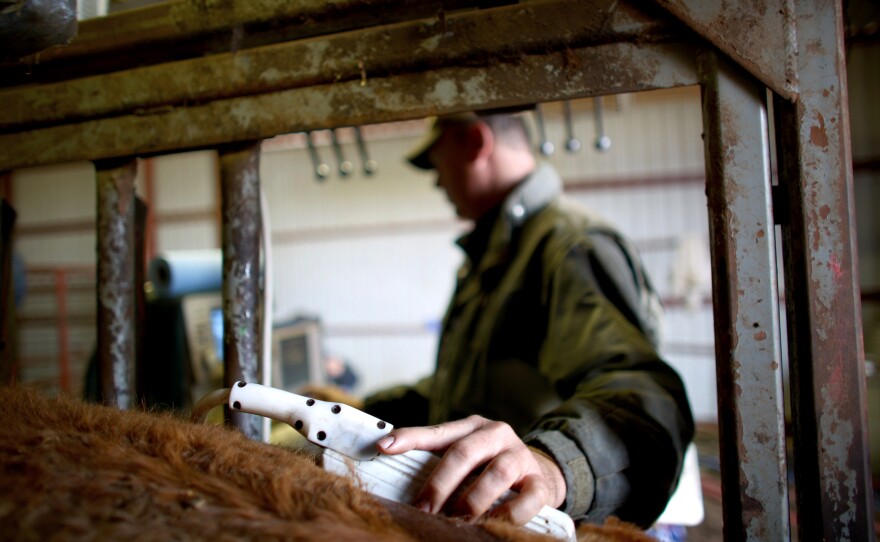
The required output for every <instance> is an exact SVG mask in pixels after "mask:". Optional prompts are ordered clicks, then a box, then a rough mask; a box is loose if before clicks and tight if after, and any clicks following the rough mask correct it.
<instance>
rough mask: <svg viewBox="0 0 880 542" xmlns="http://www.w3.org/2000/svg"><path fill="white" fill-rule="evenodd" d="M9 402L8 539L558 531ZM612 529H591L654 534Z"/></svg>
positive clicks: (190, 427) (93, 410)
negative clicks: (426, 505)
mask: <svg viewBox="0 0 880 542" xmlns="http://www.w3.org/2000/svg"><path fill="white" fill-rule="evenodd" d="M0 404H2V406H3V422H2V423H0V487H2V488H3V491H2V492H0V525H2V538H3V539H4V540H20V541H44V540H53V541H54V540H59V541H65V540H82V541H88V540H122V541H125V542H140V541H154V540H155V541H163V542H164V541H170V540H186V541H189V540H210V541H212V542H221V541H227V540H291V541H294V540H309V541H313V540H327V541H342V542H345V541H362V540H383V541H385V540H389V541H410V540H427V541H434V540H436V541H440V540H454V541H455V542H463V541H467V540H477V541H483V540H487V541H488V540H511V541H524V542H537V541H545V542H546V541H547V540H548V539H547V538H546V537H541V536H537V535H534V534H533V533H530V532H527V531H525V530H523V529H520V528H516V527H514V526H511V525H508V524H504V523H501V522H498V521H487V522H481V523H478V524H470V523H465V522H462V521H456V520H453V519H449V518H445V517H441V516H431V515H428V514H425V513H422V512H420V511H418V510H416V509H415V508H413V507H410V506H406V505H401V504H397V503H390V502H387V501H381V500H379V499H377V498H375V497H374V496H372V495H370V494H368V493H365V492H363V491H361V490H359V489H358V488H357V487H356V485H355V483H353V482H352V481H350V480H348V479H346V478H342V477H339V476H337V475H334V474H331V473H328V472H325V471H324V470H323V469H321V468H320V467H318V466H317V465H316V464H315V461H314V458H312V457H309V456H308V455H306V454H304V453H302V452H294V451H292V450H289V449H285V448H281V447H278V446H272V445H268V444H264V443H260V442H254V441H251V440H248V439H247V438H245V437H244V436H243V435H242V434H241V433H239V432H238V431H236V430H233V429H227V428H223V427H218V426H213V425H196V424H193V423H190V422H188V421H185V420H183V419H179V418H176V417H174V416H173V415H171V414H155V413H144V412H134V411H128V412H121V411H119V410H116V409H113V408H108V407H103V406H98V405H91V404H86V403H83V402H80V401H76V400H73V399H68V398H47V397H45V396H43V395H41V394H40V393H38V392H36V391H33V390H30V389H27V388H23V387H3V388H0ZM619 527H621V528H623V530H625V531H626V533H624V535H621V536H622V537H618V536H617V535H615V534H614V533H613V532H612V531H613V530H615V529H618V528H619ZM605 529H606V528H605V527H594V528H590V530H589V532H588V531H586V530H585V531H581V535H582V536H581V539H582V540H591V541H592V540H595V541H597V542H598V541H612V540H613V541H637V540H648V539H647V538H646V537H644V535H643V534H641V532H640V531H636V530H633V529H630V528H629V526H625V525H624V526H619V525H617V526H610V527H608V528H607V533H606V531H605ZM618 530H619V529H618Z"/></svg>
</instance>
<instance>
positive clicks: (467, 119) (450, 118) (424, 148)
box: [406, 113, 478, 169]
mask: <svg viewBox="0 0 880 542" xmlns="http://www.w3.org/2000/svg"><path fill="white" fill-rule="evenodd" d="M477 119H478V117H477V115H476V114H475V113H456V114H453V115H443V116H440V117H432V118H429V119H428V123H429V124H430V125H431V127H430V129H429V130H428V131H427V132H426V133H425V136H424V137H423V138H422V139H421V141H419V143H418V144H417V145H416V146H415V147H414V148H413V149H412V150H411V151H410V152H409V153H408V154H407V157H406V159H407V161H409V163H410V164H412V165H414V166H415V167H417V168H419V169H434V164H433V163H431V157H430V153H431V149H432V148H433V147H434V145H435V144H436V143H437V140H439V139H440V136H442V135H443V131H444V130H445V129H446V128H447V127H448V126H450V125H453V124H470V123H471V122H473V121H475V120H477Z"/></svg>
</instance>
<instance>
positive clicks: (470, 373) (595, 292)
mask: <svg viewBox="0 0 880 542" xmlns="http://www.w3.org/2000/svg"><path fill="white" fill-rule="evenodd" d="M561 191H562V182H561V180H560V179H559V176H558V175H557V174H556V172H555V171H554V170H553V169H552V168H551V167H550V166H546V165H542V166H539V168H538V169H537V170H536V171H535V172H534V173H533V174H532V175H531V176H529V177H528V178H527V179H526V180H525V181H524V182H523V183H521V184H520V185H519V186H518V187H517V188H516V189H515V190H514V192H512V193H511V194H510V196H508V198H507V199H506V200H505V202H504V203H503V205H502V206H501V207H500V208H499V209H498V210H496V211H495V212H494V213H492V214H491V215H490V216H489V217H484V218H483V219H481V220H480V222H479V223H478V224H477V225H476V227H475V228H474V231H473V232H472V233H471V234H469V235H467V236H465V237H464V238H462V239H461V240H460V241H459V243H460V244H461V245H462V247H463V248H464V249H465V252H466V253H467V256H468V257H467V258H466V261H465V263H464V264H463V265H462V268H461V270H460V271H459V275H458V284H457V287H456V290H455V294H454V296H453V298H452V301H451V303H450V305H449V308H448V311H447V313H446V317H445V319H444V322H443V330H442V334H441V338H440V346H439V351H438V359H437V369H436V372H435V374H434V375H433V376H431V377H428V378H426V379H423V380H422V381H420V382H418V383H417V384H416V385H415V386H412V387H397V388H394V389H391V390H387V391H385V392H381V393H378V394H376V395H373V396H371V397H368V398H367V399H366V409H367V411H369V412H371V413H372V414H374V415H376V416H379V417H381V418H384V419H387V420H388V421H390V422H392V423H394V424H395V425H398V426H407V425H409V426H412V425H427V424H435V423H440V422H443V421H449V420H454V419H460V418H463V417H466V416H468V415H471V414H479V415H482V416H484V417H486V418H489V419H494V420H500V421H504V422H507V423H508V424H510V425H511V426H512V427H513V428H514V429H515V430H516V431H517V433H518V434H519V435H521V436H522V437H523V440H524V441H525V442H526V443H527V444H528V445H530V446H534V447H536V448H539V449H541V450H542V451H544V452H546V453H548V454H549V455H551V456H552V457H553V458H554V459H555V460H556V462H557V463H558V464H559V465H560V467H561V468H562V471H563V475H564V476H565V479H566V483H567V486H568V491H567V495H566V501H565V504H564V505H563V507H562V509H563V510H564V511H566V512H568V513H569V514H570V515H571V516H572V517H574V518H575V519H577V520H586V521H592V522H602V521H604V519H605V518H606V517H608V516H611V515H613V516H616V517H619V518H620V519H623V520H626V521H631V522H634V523H636V524H639V525H641V526H645V527H646V526H648V525H650V524H651V523H653V522H654V520H655V519H656V518H657V516H659V515H660V513H662V511H663V509H664V507H665V505H666V502H667V500H668V498H669V496H670V495H671V494H672V491H673V490H674V489H675V484H676V482H677V480H678V476H679V473H680V470H681V465H682V458H683V456H684V452H685V449H686V448H687V445H688V443H689V442H690V440H691V438H692V436H693V429H694V425H693V419H692V416H691V412H690V407H689V404H688V400H687V397H686V395H685V390H684V386H683V385H682V382H681V379H680V378H679V376H678V374H677V373H676V372H675V371H674V370H673V369H672V368H671V367H669V366H668V365H667V364H666V363H664V362H663V360H661V359H660V357H659V354H658V353H657V351H656V349H655V346H654V344H652V343H655V342H656V340H657V333H658V319H657V314H658V311H657V310H656V309H657V306H658V302H657V301H656V294H655V292H654V290H653V288H651V285H650V283H649V282H648V280H647V277H646V275H645V274H644V272H643V270H642V267H641V263H640V261H639V259H638V256H637V254H636V253H635V249H634V248H633V247H632V246H631V245H630V243H629V242H628V241H626V240H625V239H623V238H622V237H621V236H620V235H619V234H618V233H616V232H615V231H614V230H613V229H612V228H610V227H609V226H608V225H607V224H605V223H603V222H601V221H599V220H598V219H596V218H595V217H592V216H590V215H589V214H588V213H586V212H585V211H584V210H583V209H581V208H579V207H576V206H574V205H573V204H572V203H570V202H568V201H567V200H566V199H564V198H563V197H562V196H561Z"/></svg>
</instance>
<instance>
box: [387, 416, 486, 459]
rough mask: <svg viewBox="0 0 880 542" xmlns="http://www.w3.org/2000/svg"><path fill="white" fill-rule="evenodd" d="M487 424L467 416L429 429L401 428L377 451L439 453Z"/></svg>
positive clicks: (479, 418)
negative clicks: (426, 451) (428, 451)
mask: <svg viewBox="0 0 880 542" xmlns="http://www.w3.org/2000/svg"><path fill="white" fill-rule="evenodd" d="M488 423H492V422H490V421H489V420H487V419H485V418H482V417H480V416H469V417H467V418H465V419H463V420H457V421H454V422H448V423H442V424H440V425H432V426H430V427H402V428H398V429H395V430H394V431H392V432H391V434H390V435H388V436H386V437H385V438H383V439H381V440H379V442H378V443H377V444H378V446H379V450H380V451H381V452H383V453H386V454H402V453H404V452H408V451H410V450H430V451H441V450H445V449H447V448H449V447H450V446H451V445H452V444H454V443H456V442H458V441H460V440H461V439H462V438H464V437H466V436H467V435H470V434H471V433H473V432H475V431H477V430H479V429H480V428H481V427H483V426H484V425H486V424H488Z"/></svg>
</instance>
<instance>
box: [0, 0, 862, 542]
mask: <svg viewBox="0 0 880 542" xmlns="http://www.w3.org/2000/svg"><path fill="white" fill-rule="evenodd" d="M416 4H420V3H418V2H416ZM421 4H422V5H425V6H428V8H422V9H420V10H416V11H413V10H412V8H413V4H412V2H411V1H408V0H383V2H382V7H383V10H382V11H384V15H382V16H376V14H375V13H373V14H371V15H370V16H369V17H365V16H364V12H363V10H362V5H363V4H362V3H357V2H348V1H343V0H340V1H335V2H322V1H318V0H302V1H301V2H298V3H296V4H291V3H287V2H283V1H282V0H261V1H260V2H254V3H249V2H246V1H244V0H236V1H232V2H227V3H224V4H223V5H222V6H219V7H215V8H203V7H199V8H198V9H212V10H215V11H216V13H214V15H216V17H204V18H198V20H193V18H191V17H188V16H187V15H186V14H187V13H190V15H191V12H192V10H193V9H195V8H194V6H196V5H198V6H201V3H198V2H195V1H189V0H176V1H173V2H168V3H167V4H163V5H160V6H155V7H153V8H147V9H146V10H145V11H141V12H139V13H138V14H137V16H133V15H131V14H126V15H120V16H111V17H108V18H106V19H104V20H101V21H98V22H95V23H91V24H90V23H89V21H86V22H84V23H83V24H82V25H81V35H80V37H78V38H77V40H75V41H74V42H73V44H71V47H70V48H69V49H68V50H67V52H65V50H64V49H59V50H57V52H54V53H52V54H48V55H46V59H45V63H44V65H43V67H36V68H35V71H37V72H40V73H43V74H45V75H44V80H43V81H44V82H40V81H37V82H38V83H40V84H30V85H22V86H10V87H8V88H6V89H0V99H2V100H3V102H4V103H6V104H18V105H16V106H15V107H11V108H7V109H5V110H4V112H0V170H4V169H13V168H20V167H29V166H34V165H41V164H49V163H57V162H64V161H70V160H83V159H84V160H93V161H104V160H107V159H110V158H122V159H123V161H124V160H126V159H129V160H130V159H131V157H134V156H148V155H153V154H157V153H165V152H175V151H179V150H189V149H198V148H217V149H219V152H220V154H221V156H222V159H221V161H222V162H223V163H224V164H225V166H224V173H223V179H222V182H223V195H224V196H223V197H224V203H223V223H224V299H225V300H226V301H225V303H224V310H225V313H226V315H225V317H224V322H225V323H226V325H227V327H226V329H227V330H228V331H227V334H228V335H227V342H226V345H225V349H226V352H227V354H234V353H239V354H241V355H240V356H239V359H238V366H236V365H234V364H230V365H228V366H227V372H228V373H229V378H231V379H232V380H235V379H238V378H242V376H244V375H246V374H250V372H251V371H253V370H254V368H255V365H254V364H255V363H256V361H255V360H254V358H252V356H256V350H257V346H256V344H257V343H256V341H255V340H254V337H255V336H256V333H257V331H256V329H257V328H256V327H255V326H256V324H255V322H256V321H257V311H256V309H255V305H253V299H252V297H251V296H252V295H254V292H256V291H257V286H256V280H257V276H256V273H250V274H241V273H240V271H241V269H242V267H241V265H249V266H252V265H254V251H255V250H256V248H255V247H258V246H259V240H258V239H257V238H255V237H254V236H255V235H256V233H255V230H254V228H253V227H252V226H254V224H255V222H256V223H258V217H259V211H258V209H259V203H258V198H259V196H258V194H257V193H255V191H254V190H253V187H254V186H259V179H258V175H257V165H256V164H258V158H259V151H258V148H257V147H256V144H255V143H253V142H255V141H259V140H261V139H265V138H269V137H272V136H275V135H278V134H280V133H285V132H294V131H297V132H303V131H306V132H307V131H310V130H316V129H332V128H336V127H340V126H351V125H359V124H369V123H377V122H385V121H393V120H404V119H411V118H418V117H423V116H427V115H436V114H442V113H451V112H457V111H463V110H469V109H480V108H494V107H505V106H515V105H525V104H534V103H540V102H544V101H552V100H566V99H572V98H581V97H589V96H602V95H607V94H614V93H621V92H635V91H640V90H648V89H656V88H668V87H674V86H681V85H696V84H699V85H701V87H702V96H703V111H704V131H705V134H704V136H705V146H706V178H707V194H708V200H709V209H708V212H709V219H710V227H711V242H712V263H713V269H714V271H713V304H714V314H715V320H716V323H715V325H716V364H717V374H718V397H719V426H720V428H719V429H720V439H721V442H720V446H721V461H722V474H721V476H722V488H723V489H722V491H723V509H724V535H725V539H729V540H785V539H788V538H789V537H790V531H791V529H790V525H789V513H788V480H787V476H786V472H787V468H786V464H785V461H786V454H785V441H786V433H785V423H784V422H785V420H784V417H783V408H782V391H781V383H782V367H781V365H782V363H781V362H782V360H781V354H780V351H781V330H780V325H781V318H780V308H779V305H778V296H779V291H778V285H777V284H776V267H777V263H776V261H775V259H776V255H775V228H776V224H779V225H781V229H782V245H783V252H784V269H785V275H784V276H785V286H786V287H785V296H786V299H785V308H786V314H787V319H786V322H787V324H788V329H787V335H786V337H787V351H788V354H789V365H790V367H791V384H792V385H791V403H792V422H793V434H792V436H793V441H794V472H795V478H796V490H797V495H796V501H797V511H798V533H799V537H800V538H801V539H804V540H808V539H818V538H822V539H825V540H873V539H874V536H875V535H874V529H873V506H872V503H871V499H872V495H871V486H870V469H869V468H868V452H867V429H866V420H865V414H864V413H865V375H864V352H863V347H862V340H861V319H860V306H859V298H858V282H857V276H858V274H857V257H856V251H855V248H854V246H855V245H854V244H855V235H854V228H855V222H854V214H853V202H852V197H853V196H852V194H853V191H852V166H851V156H850V150H849V121H848V107H847V90H846V76H845V65H844V58H843V24H842V20H843V17H842V8H841V6H840V5H839V4H838V3H830V2H824V1H820V0H802V1H794V0H766V2H763V3H762V5H761V6H760V7H761V8H762V9H757V6H755V2H753V1H748V2H747V1H745V0H731V1H729V2H725V3H723V5H717V6H716V5H715V4H712V3H704V2H702V1H701V0H655V2H654V3H653V4H649V5H643V3H639V2H635V1H634V0H630V1H615V0H585V1H581V2H574V1H565V0H539V1H533V2H526V3H523V4H517V5H511V6H502V7H496V8H489V9H478V10H477V9H474V10H469V9H460V10H454V11H453V10H452V8H466V7H476V6H477V4H478V3H477V2H466V1H458V2H454V3H450V2H434V3H431V2H427V3H425V2H423V3H421ZM453 4H454V5H453ZM359 5H360V6H361V7H358V6H359ZM245 8H248V9H245ZM426 9H429V10H430V11H426ZM445 9H449V10H450V11H449V12H448V13H447V12H446V11H444V10H445ZM408 10H409V11H408ZM266 13H271V14H273V17H275V19H272V18H269V19H267V18H266V15H265V14H266ZM346 14H347V15H346ZM273 20H274V21H275V23H274V24H273V23H272V21H273ZM184 21H185V22H186V24H183V22H184ZM217 21H220V22H219V23H218V22H217ZM302 21H313V22H314V21H317V22H315V24H312V25H305V24H302ZM150 25H154V26H155V28H151V26H150ZM156 25H158V26H156ZM235 28H245V29H246V32H245V34H246V35H247V39H243V38H241V32H239V33H238V34H236V32H234V31H233V29H235ZM151 29H152V30H153V32H151ZM342 30H347V31H349V32H345V33H341V31H342ZM151 36H155V38H153V37H151ZM200 37H204V38H205V40H204V44H205V45H198V44H199V43H201V42H200V39H199V38H200ZM305 38H309V39H305ZM151 40H154V41H157V42H158V43H159V44H160V46H159V47H157V48H156V50H157V51H158V52H157V53H156V54H155V55H154V57H153V58H152V59H148V60H147V61H145V62H147V65H144V66H141V67H135V68H131V69H121V68H120V67H119V60H118V58H117V57H116V56H115V55H114V51H124V50H126V49H130V48H132V47H136V46H138V45H143V44H144V43H146V42H149V41H151ZM163 40H164V41H163ZM178 40H179V41H178ZM224 40H226V41H224ZM178 43H179V44H180V46H181V48H183V49H185V50H187V51H189V52H190V55H189V58H186V59H184V60H172V59H171V54H170V53H171V52H172V51H174V46H175V45H176V44H178ZM224 43H225V44H226V49H225V52H223V51H220V45H223V44H224ZM218 44H220V45H218ZM184 46H185V47H184ZM205 53H210V54H207V55H205ZM65 55H67V56H65ZM291 59H296V61H295V62H293V61H291ZM114 62H115V64H114ZM70 63H74V64H76V65H78V66H80V67H82V68H83V69H86V70H91V71H89V72H88V73H89V74H91V75H89V76H88V77H84V76H79V78H74V77H73V76H72V75H70V73H69V71H65V67H64V66H65V64H70ZM107 66H111V67H112V66H116V67H115V68H107ZM14 69H15V67H14V66H13V67H9V66H0V73H11V72H10V70H12V71H14ZM111 69H112V70H113V71H109V72H108V73H102V70H111ZM19 75H20V74H19ZM194 76H197V77H194ZM8 80H16V79H15V78H9V79H8ZM35 81H36V80H35ZM108 89H111V90H112V89H118V90H119V92H111V91H108ZM766 89H769V90H770V91H772V96H773V98H772V100H773V103H772V106H773V111H774V112H775V118H774V120H775V127H776V140H775V141H772V140H770V136H769V133H768V128H767V125H768V122H769V119H768V110H769V104H768V103H767V93H766ZM46 104H52V107H47V105H46ZM230 144H233V146H232V147H229V146H228V145H230ZM774 144H775V150H776V153H777V156H778V161H779V177H778V181H779V182H778V185H779V186H778V187H774V186H773V184H772V176H771V167H770V160H769V157H770V150H771V147H773V146H774ZM101 163H103V162H101ZM119 171H120V170H118V169H114V167H110V168H103V167H99V170H98V186H99V189H98V196H99V201H98V209H99V221H98V222H99V255H98V256H99V274H100V278H99V281H100V284H99V291H100V292H103V293H99V296H101V295H103V296H105V297H108V298H111V299H120V296H122V297H124V298H126V299H127V298H128V297H129V296H128V294H127V293H126V292H128V291H129V290H130V288H131V287H132V286H131V285H130V284H129V283H128V282H127V281H126V280H123V277H122V275H121V273H125V272H130V266H129V267H126V265H128V264H125V263H124V262H127V261H129V256H128V253H129V252H130V249H129V248H128V245H127V244H126V243H127V242H129V241H125V240H122V241H119V242H117V241H116V240H115V239H116V237H117V236H118V235H122V234H123V230H124V225H125V224H128V223H129V222H128V220H129V219H128V218H127V216H128V215H127V213H128V212H129V211H128V208H129V207H130V206H128V205H126V204H124V203H122V202H121V200H120V199H119V197H120V194H121V192H119V191H117V190H114V189H112V186H111V184H112V183H109V181H108V179H109V178H111V177H112V176H113V175H116V174H117V173H119ZM114 172H117V173H114ZM242 209H245V211H242ZM255 209H256V211H254V210H255ZM236 220H244V221H245V223H246V224H247V228H246V232H247V233H243V232H239V231H236V230H235V228H234V227H232V226H231V225H232V224H234V223H235V221H236ZM101 224H107V225H108V227H107V228H102V226H101ZM110 224H121V225H120V226H119V228H117V229H113V228H111V227H109V225H110ZM120 228H122V229H120ZM227 229H228V230H229V231H228V232H227ZM104 230H107V231H104ZM126 231H127V230H126ZM125 235H127V234H125ZM126 239H127V237H126ZM117 262H122V263H117ZM256 265H258V260H257V263H256ZM236 266H238V267H236ZM126 269H128V271H125V270H126ZM251 269H253V267H251ZM102 270H103V271H102ZM111 270H112V273H111ZM105 273H111V274H109V275H107V276H105ZM242 292H245V293H242ZM120 303H122V301H120ZM108 310H109V309H108ZM120 310H122V308H120ZM127 311H128V309H126V310H125V311H123V312H125V313H126V314H127V313H128V312H127ZM248 314H249V315H251V317H250V318H249V319H248V318H247V317H242V315H248ZM116 318H119V316H118V315H117V313H116V312H108V315H107V317H106V318H102V319H101V324H100V327H101V331H100V332H99V333H101V349H105V348H111V347H115V346H114V345H120V347H122V346H123V345H124V351H123V353H122V354H121V355H115V354H114V355H112V356H111V355H110V354H108V355H106V356H102V358H101V359H102V366H103V367H104V369H105V370H109V369H107V364H110V365H111V366H122V365H121V364H123V363H124V360H125V359H131V356H130V355H129V356H128V357H126V353H128V352H129V350H131V347H130V346H129V345H130V344H133V341H134V338H133V334H131V333H128V332H127V331H126V330H125V329H122V328H120V327H119V326H118V325H114V322H115V319H116ZM238 324H243V327H236V326H237V325H238ZM102 351H103V350H102ZM229 357H233V356H228V357H227V359H229ZM102 374H103V373H102ZM114 374H115V373H114ZM245 378H247V377H246V376H245ZM114 382H116V381H115V380H114ZM114 385H116V386H117V387H116V388H114V390H112V393H113V394H115V395H113V394H111V396H113V397H116V398H117V399H116V404H118V405H119V406H121V407H127V406H130V400H128V399H126V400H124V401H123V400H122V399H124V398H125V397H127V395H126V394H128V393H130V391H129V390H131V389H133V388H132V384H130V383H128V382H127V381H126V380H125V379H121V380H120V381H119V383H117V384H114ZM242 423H243V422H242ZM245 425H246V424H245Z"/></svg>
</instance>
